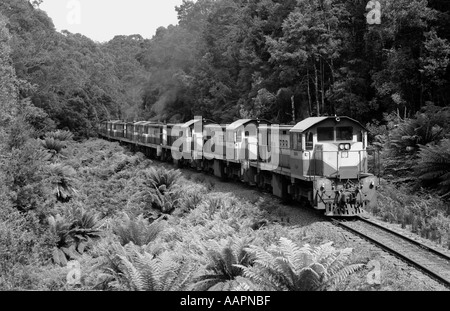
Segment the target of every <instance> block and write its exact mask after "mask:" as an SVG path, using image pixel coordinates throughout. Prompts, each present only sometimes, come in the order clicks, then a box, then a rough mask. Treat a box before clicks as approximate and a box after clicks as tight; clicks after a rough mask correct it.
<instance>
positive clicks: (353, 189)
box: [290, 117, 376, 216]
mask: <svg viewBox="0 0 450 311" xmlns="http://www.w3.org/2000/svg"><path fill="white" fill-rule="evenodd" d="M290 132H291V145H292V150H291V174H292V177H294V178H295V179H299V180H301V181H306V182H310V183H312V187H311V188H310V189H311V190H310V191H308V192H307V193H300V194H299V195H302V196H306V197H307V198H308V200H309V201H310V202H311V204H312V205H313V206H314V207H315V208H316V209H321V210H322V209H323V210H325V211H326V215H329V216H353V215H357V214H359V213H361V212H362V210H361V208H363V207H364V206H365V205H366V204H368V203H369V202H373V201H374V200H372V197H373V195H374V192H375V191H374V190H373V191H372V189H373V188H374V186H375V183H376V178H375V177H374V176H373V175H371V174H369V173H368V165H367V150H366V147H367V130H366V129H365V127H364V126H362V125H361V124H360V123H359V122H357V121H355V120H353V119H351V118H348V117H313V118H307V119H305V120H303V121H301V122H300V123H298V124H297V125H295V126H294V127H293V128H292V129H291V131H290Z"/></svg>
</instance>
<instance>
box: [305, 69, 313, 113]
mask: <svg viewBox="0 0 450 311" xmlns="http://www.w3.org/2000/svg"><path fill="white" fill-rule="evenodd" d="M306 82H307V83H306V85H307V87H308V104H309V116H311V115H312V111H313V107H312V102H311V89H310V87H309V68H306Z"/></svg>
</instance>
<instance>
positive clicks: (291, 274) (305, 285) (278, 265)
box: [238, 238, 364, 291]
mask: <svg viewBox="0 0 450 311" xmlns="http://www.w3.org/2000/svg"><path fill="white" fill-rule="evenodd" d="M248 250H249V252H251V253H252V254H254V256H255V260H254V265H253V266H250V267H245V266H242V265H238V267H240V268H241V269H242V270H243V275H244V276H245V277H247V278H249V279H250V280H251V281H253V283H254V284H258V285H260V287H261V289H263V290H289V291H304V290H321V289H324V288H326V287H327V286H329V285H330V284H332V283H333V282H334V283H338V282H341V281H342V280H343V279H344V278H346V277H347V276H348V275H350V274H351V273H353V272H355V271H357V270H358V269H361V268H362V267H364V265H363V264H356V265H347V266H346V265H345V262H346V260H347V259H348V256H349V255H350V254H351V251H352V250H351V249H350V248H347V249H343V250H336V249H335V248H334V247H333V246H332V243H331V242H330V243H326V244H323V245H320V246H317V247H312V246H310V245H309V244H305V245H304V246H303V247H298V246H297V245H296V244H295V243H293V242H292V241H290V240H288V239H286V238H280V240H279V244H278V245H271V246H270V247H269V248H268V250H267V251H266V250H264V249H263V248H262V247H260V246H255V245H252V246H250V247H249V248H248ZM334 283H333V284H334Z"/></svg>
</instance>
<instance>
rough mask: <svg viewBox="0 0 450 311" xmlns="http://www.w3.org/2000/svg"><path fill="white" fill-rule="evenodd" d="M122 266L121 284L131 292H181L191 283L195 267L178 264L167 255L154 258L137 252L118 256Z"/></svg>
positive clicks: (145, 253)
mask: <svg viewBox="0 0 450 311" xmlns="http://www.w3.org/2000/svg"><path fill="white" fill-rule="evenodd" d="M118 257H119V259H120V262H121V265H122V272H121V273H120V274H119V279H118V281H119V283H120V284H122V285H124V286H125V287H126V288H127V289H130V290H139V291H179V290H184V289H185V288H186V287H187V284H188V283H189V282H190V278H191V275H192V273H193V272H194V269H195V268H196V267H194V266H188V265H187V264H185V263H184V262H178V261H176V260H174V259H173V258H172V257H170V256H169V255H168V254H167V253H163V254H161V255H160V256H157V257H154V256H153V255H152V254H149V253H147V252H144V253H143V254H140V253H139V252H137V251H136V250H132V251H131V252H129V253H127V255H126V256H123V255H122V256H118Z"/></svg>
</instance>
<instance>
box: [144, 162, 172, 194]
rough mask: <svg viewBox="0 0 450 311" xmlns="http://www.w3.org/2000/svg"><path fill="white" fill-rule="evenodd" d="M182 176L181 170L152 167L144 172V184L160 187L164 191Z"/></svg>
mask: <svg viewBox="0 0 450 311" xmlns="http://www.w3.org/2000/svg"><path fill="white" fill-rule="evenodd" d="M180 176H181V172H180V171H179V170H167V169H165V168H163V167H159V168H153V167H152V168H150V169H148V170H146V171H145V172H144V184H145V185H147V186H148V187H151V188H155V189H159V190H160V191H161V192H162V193H164V191H166V190H169V189H170V188H172V186H173V185H175V184H176V183H177V182H178V180H179V178H180Z"/></svg>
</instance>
